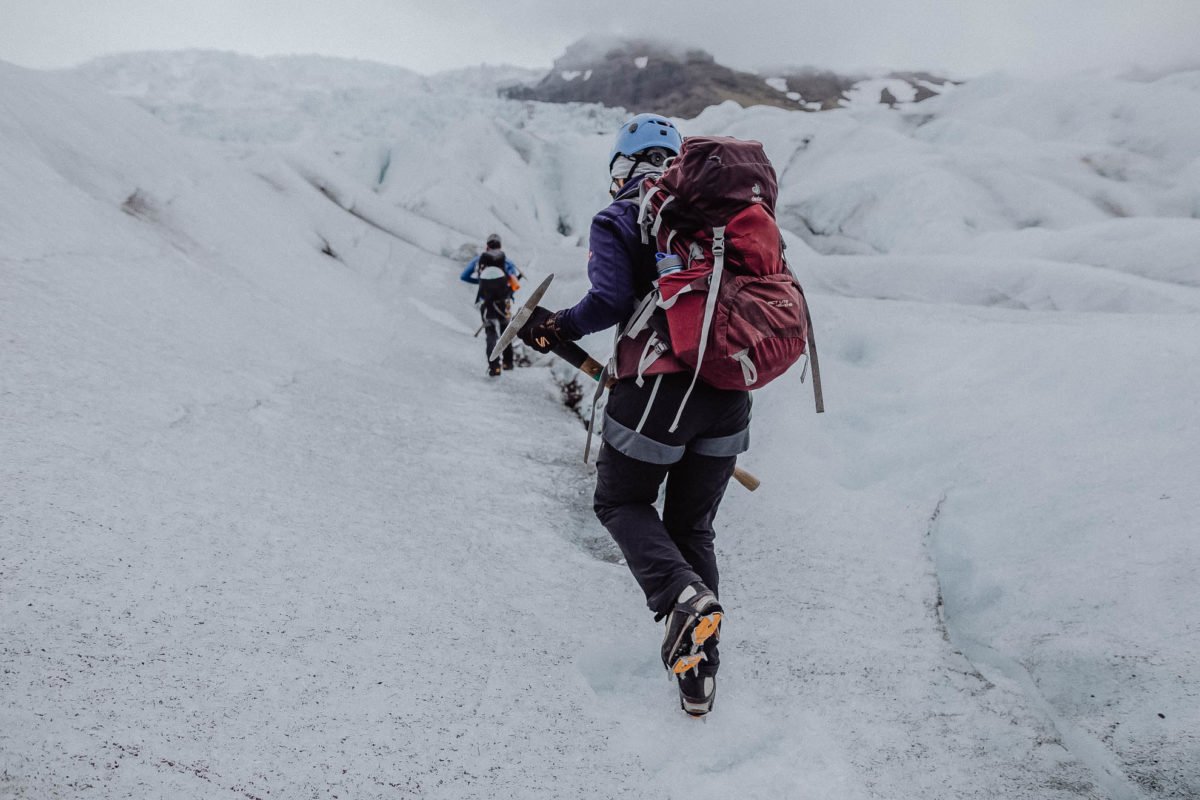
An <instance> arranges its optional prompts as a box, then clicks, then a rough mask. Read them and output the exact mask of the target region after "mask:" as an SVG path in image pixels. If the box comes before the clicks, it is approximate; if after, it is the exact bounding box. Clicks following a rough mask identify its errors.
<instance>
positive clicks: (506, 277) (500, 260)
mask: <svg viewBox="0 0 1200 800" xmlns="http://www.w3.org/2000/svg"><path fill="white" fill-rule="evenodd" d="M459 277H460V278H461V279H462V280H464V281H466V282H467V283H474V284H477V285H478V286H479V290H478V291H477V292H476V293H475V307H476V308H478V309H479V316H480V318H481V319H482V322H483V327H484V328H485V329H486V345H487V350H485V351H484V352H485V353H488V354H490V353H491V352H492V348H493V347H495V346H496V340H497V339H499V338H500V334H501V333H502V332H503V331H504V327H505V326H506V325H507V324H508V320H509V317H510V316H511V313H512V298H513V293H514V292H516V290H517V289H519V288H520V284H518V283H517V280H518V279H521V278H524V277H525V276H524V275H523V274H521V271H520V270H519V269H517V266H516V265H515V264H513V262H511V261H509V260H508V258H507V257H506V256H505V255H504V251H503V250H501V249H500V235H499V234H496V233H493V234H490V235H489V236H488V238H487V249H486V250H484V251H483V252H482V253H480V254H479V255H478V256H476V257H475V258H473V259H471V263H469V264H467V267H466V269H464V270H463V272H462V275H460V276H459ZM503 366H504V369H512V368H513V349H512V345H511V344H510V345H509V346H508V347H506V348H504V355H503ZM500 367H501V359H499V358H497V359H494V360H492V361H489V362H488V375H490V376H492V377H496V376H497V375H499V374H500Z"/></svg>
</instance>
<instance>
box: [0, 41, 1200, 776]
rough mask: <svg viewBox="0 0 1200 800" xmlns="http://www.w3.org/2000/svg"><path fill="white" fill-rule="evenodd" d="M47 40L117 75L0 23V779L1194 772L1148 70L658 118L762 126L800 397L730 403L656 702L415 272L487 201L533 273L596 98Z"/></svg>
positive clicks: (458, 327) (549, 408)
mask: <svg viewBox="0 0 1200 800" xmlns="http://www.w3.org/2000/svg"><path fill="white" fill-rule="evenodd" d="M360 69H361V70H362V73H361V74H360V72H359V70H360ZM84 73H85V76H86V77H89V78H90V79H91V80H98V81H100V82H101V83H102V84H104V85H106V86H107V87H108V88H109V89H110V90H114V91H116V92H117V93H118V94H121V95H124V96H125V97H127V98H129V99H132V100H134V101H135V102H136V103H138V104H140V105H141V106H143V108H144V109H148V110H149V111H151V112H153V114H154V115H155V116H158V117H159V119H158V120H155V119H154V118H153V117H152V116H151V115H150V114H147V113H145V111H143V110H139V109H137V108H136V107H134V106H133V105H132V104H130V103H128V102H127V101H126V100H124V99H119V98H108V97H104V96H102V95H101V94H100V93H99V92H98V91H97V90H96V89H93V88H89V87H87V86H85V85H83V84H82V83H81V82H79V80H78V76H74V77H72V76H62V75H46V74H40V73H32V72H28V71H24V70H19V69H17V68H14V67H9V66H6V65H2V64H0V110H2V111H3V114H0V175H2V177H3V181H2V184H3V186H4V187H5V191H4V192H2V193H0V398H2V401H0V452H3V453H4V456H5V457H4V458H3V459H0V485H2V486H3V491H2V492H0V582H2V583H0V585H2V587H3V591H2V592H0V612H2V614H0V619H3V622H2V623H0V634H2V637H0V796H13V797H52V796H73V797H144V796H159V795H162V796H172V797H213V796H222V795H240V796H255V797H266V796H268V795H270V796H289V797H291V796H308V795H314V796H315V795H322V796H324V795H326V794H337V795H341V796H353V797H396V796H400V797H431V798H467V797H472V798H473V797H489V798H492V797H522V798H524V797H560V796H579V795H584V794H587V795H590V796H602V797H646V796H666V797H687V798H705V797H712V798H728V797H731V796H736V797H747V798H759V797H789V798H791V797H796V798H829V797H838V798H896V797H929V798H956V800H957V798H995V797H1004V798H1038V799H1039V800H1043V799H1045V798H1054V799H1058V798H1062V799H1064V800H1065V798H1093V797H1105V798H1108V797H1112V798H1155V797H1188V796H1193V795H1195V794H1196V793H1197V792H1200V771H1198V770H1197V768H1196V766H1195V765H1196V764H1197V763H1200V758H1198V757H1197V756H1198V747H1200V741H1198V739H1197V729H1196V726H1195V724H1194V722H1193V721H1194V720H1195V719H1196V718H1198V717H1200V710H1198V709H1197V699H1196V693H1195V690H1194V687H1193V686H1192V685H1191V676H1194V675H1196V674H1200V644H1198V641H1200V639H1198V638H1197V635H1196V634H1197V629H1196V624H1197V623H1196V619H1197V615H1196V613H1195V601H1194V599H1193V595H1194V587H1195V577H1196V574H1197V569H1200V544H1198V543H1197V540H1196V537H1195V535H1194V531H1195V529H1196V524H1197V514H1196V509H1197V508H1200V489H1197V488H1196V483H1195V480H1194V477H1193V476H1194V475H1195V474H1197V471H1198V467H1200V456H1197V453H1198V452H1200V414H1197V410H1198V409H1197V400H1196V398H1197V397H1200V373H1197V371H1196V370H1195V369H1194V365H1195V364H1196V363H1197V359H1198V357H1200V314H1197V313H1196V310H1197V308H1198V306H1200V243H1198V240H1197V238H1196V237H1197V234H1196V228H1195V226H1196V225H1197V224H1200V220H1197V219H1196V207H1195V205H1194V204H1195V203H1196V201H1197V195H1196V192H1197V188H1196V187H1197V185H1196V183H1195V182H1194V181H1191V180H1190V178H1189V176H1191V175H1193V174H1194V170H1195V169H1196V164H1197V158H1198V157H1200V145H1197V144H1196V142H1198V141H1200V138H1196V137H1193V138H1192V139H1190V140H1189V139H1188V137H1187V135H1186V134H1187V131H1188V130H1189V126H1193V125H1195V112H1194V109H1195V108H1196V106H1195V105H1189V104H1188V103H1187V102H1186V100H1187V98H1190V97H1193V96H1194V93H1195V82H1194V81H1192V80H1190V79H1188V77H1187V76H1171V77H1167V78H1164V79H1161V80H1160V81H1157V82H1155V83H1150V84H1141V85H1139V86H1140V87H1141V91H1142V95H1140V96H1134V95H1133V94H1132V92H1133V90H1132V89H1131V88H1130V87H1129V86H1128V85H1126V84H1125V83H1123V82H1120V81H1111V82H1108V83H1104V84H1098V83H1097V82H1095V81H1093V82H1091V83H1089V84H1088V86H1090V87H1091V89H1090V90H1089V91H1090V92H1091V93H1090V94H1088V95H1087V96H1086V97H1084V98H1081V92H1083V91H1084V89H1083V88H1081V87H1080V86H1075V85H1064V86H1061V87H1054V86H1040V87H1039V86H1037V85H1030V84H1026V83H1020V84H1017V83H1015V82H1011V81H1007V80H1006V79H1000V78H996V79H994V80H991V81H987V82H983V83H982V84H981V87H980V88H975V89H973V88H972V86H966V87H961V88H960V89H958V90H957V91H956V92H954V93H953V94H951V95H947V96H946V97H944V98H940V99H936V100H931V101H928V102H926V103H923V104H922V105H921V110H922V111H923V112H927V113H928V114H929V118H928V119H917V118H914V117H911V116H908V115H906V114H903V113H897V112H891V111H888V110H886V109H879V110H875V109H870V110H866V111H862V110H856V109H851V110H846V111H835V112H830V113H828V114H823V115H819V116H818V115H810V114H803V113H795V112H792V113H789V112H782V111H773V110H769V109H760V110H751V111H741V110H738V109H736V108H733V107H729V106H724V107H718V108H714V109H710V110H709V111H708V112H706V113H705V114H704V115H702V116H701V117H700V118H699V119H697V120H693V121H688V122H683V123H681V124H682V125H683V126H684V130H685V132H686V133H701V132H704V133H729V134H734V135H739V136H753V137H754V138H759V139H761V140H762V141H764V143H765V144H766V145H767V148H768V151H769V153H770V155H771V156H772V158H773V160H774V161H775V163H776V164H777V165H778V166H779V170H780V173H781V176H782V190H783V195H782V196H783V203H784V208H783V212H782V221H783V222H784V224H785V226H786V227H788V228H790V231H789V232H788V234H787V236H788V239H789V242H790V248H789V253H791V254H792V258H793V262H794V265H795V266H796V268H797V270H798V272H799V273H800V275H801V278H802V280H804V282H805V283H806V285H807V286H808V287H809V290H810V292H809V294H810V299H811V301H812V305H813V312H814V316H815V318H816V324H817V336H818V344H819V345H820V347H821V351H820V352H821V356H822V368H823V374H824V378H825V391H826V399H827V403H828V407H829V411H828V412H827V413H826V414H825V415H824V416H822V417H817V416H815V415H813V414H812V413H811V411H810V408H811V405H810V403H811V400H810V398H809V397H808V396H807V391H808V389H807V387H804V386H801V385H799V377H800V376H799V374H789V375H788V376H787V377H785V378H784V379H783V380H782V381H780V382H778V383H777V384H775V385H772V386H771V387H768V388H767V389H765V390H763V391H762V392H760V393H758V395H757V397H756V404H755V422H754V433H753V438H754V445H753V449H752V450H751V452H750V453H749V454H747V456H746V457H745V459H744V466H746V467H748V468H749V469H751V470H752V471H754V472H756V473H758V474H759V476H760V477H761V478H763V480H764V485H763V488H762V489H760V491H759V492H758V493H756V494H754V495H749V494H747V493H745V492H742V491H741V490H740V489H738V488H737V487H734V488H733V489H731V490H730V493H729V495H728V497H727V499H726V501H725V503H724V505H723V508H722V513H721V517H720V519H719V520H718V524H719V527H720V530H719V535H718V542H719V546H720V547H721V553H722V557H723V570H724V571H723V584H722V596H723V601H724V602H725V603H726V604H727V605H728V607H729V610H730V616H729V619H728V624H727V629H726V631H725V635H724V637H723V650H722V652H723V659H722V660H723V664H724V666H723V669H722V675H721V681H722V682H721V689H720V696H719V700H718V706H717V711H716V712H715V713H714V715H713V716H711V717H710V718H709V719H708V720H706V721H705V722H704V723H696V722H693V721H692V720H689V719H686V718H684V717H682V715H680V714H679V713H678V712H676V711H675V709H674V707H673V703H674V700H673V696H672V693H673V689H672V687H671V686H670V684H669V683H668V682H667V681H666V680H664V678H663V676H662V674H661V671H660V669H659V668H658V667H657V665H656V662H655V653H656V651H657V642H656V638H657V636H658V630H657V628H656V626H654V625H653V624H651V622H650V619H649V617H648V615H646V614H645V612H644V609H643V607H642V605H641V600H640V597H639V596H638V592H637V589H636V587H635V586H634V584H633V582H632V580H631V579H630V578H629V577H628V575H627V574H626V572H625V570H624V568H623V567H622V566H620V565H618V564H616V563H613V562H614V561H615V554H614V552H613V548H612V547H611V545H609V544H608V543H607V539H606V536H605V535H604V532H603V531H602V529H600V527H599V525H598V523H597V522H596V521H595V520H594V519H593V518H592V517H591V513H590V497H589V482H590V477H589V475H588V468H587V467H585V466H583V465H582V464H581V463H580V462H579V453H580V446H581V439H582V432H581V431H580V429H579V426H578V421H577V419H576V418H575V417H574V416H573V415H572V414H571V413H569V412H568V411H567V410H566V409H564V408H562V406H561V404H560V403H559V401H558V389H557V386H556V385H555V384H554V383H553V382H552V381H551V380H550V375H549V372H548V371H547V370H545V369H521V370H517V371H515V372H513V373H508V374H506V375H504V376H503V377H502V378H501V379H500V380H499V381H496V382H487V381H486V380H485V379H484V377H483V374H482V373H483V358H482V353H481V352H480V351H481V350H482V344H481V343H480V342H479V341H478V340H475V339H472V338H471V333H472V331H473V328H474V324H475V319H474V317H473V312H472V310H471V308H470V305H469V302H470V297H471V293H470V290H469V289H467V288H466V287H464V286H463V285H462V284H460V283H459V282H458V281H457V272H458V269H459V264H460V259H461V258H462V257H464V256H466V255H469V253H470V251H471V248H472V247H473V246H474V245H475V244H477V243H478V242H479V240H480V239H481V238H482V236H483V235H485V234H486V233H487V232H489V231H491V230H498V231H500V232H501V233H502V234H504V236H505V244H506V249H507V250H508V251H509V252H510V254H511V256H512V257H513V258H514V259H515V260H517V262H518V263H519V264H521V266H522V267H523V268H524V269H525V271H526V272H527V273H528V274H529V275H530V277H531V279H534V280H536V279H537V278H540V277H541V276H542V275H544V274H546V273H547V272H550V271H555V272H556V273H558V275H559V276H560V277H559V279H558V280H556V282H555V285H554V287H553V291H552V294H551V296H550V297H549V298H548V303H547V304H548V305H551V306H559V305H563V304H565V303H569V302H572V301H573V300H574V299H575V298H576V297H577V296H578V294H579V292H580V291H582V287H583V286H584V285H585V276H584V270H583V264H584V261H585V258H586V252H585V250H584V249H583V248H582V247H581V245H582V244H583V239H584V238H585V237H586V225H587V221H588V218H589V216H590V214H591V213H592V212H593V211H594V210H596V209H597V208H599V207H600V206H601V205H602V204H603V203H604V201H605V194H604V190H605V188H606V185H607V184H606V180H605V178H604V170H603V163H604V158H605V154H606V153H607V148H608V145H609V138H608V137H609V133H610V131H611V130H612V129H613V128H614V127H615V125H616V124H617V122H618V120H617V119H615V118H614V117H613V115H612V112H610V111H606V110H604V109H597V108H592V107H583V106H579V107H570V106H565V107H559V106H539V105H525V104H520V103H514V102H506V101H501V100H498V99H494V98H490V97H487V96H485V94H484V93H481V92H480V90H479V89H480V86H481V85H482V84H481V83H480V81H479V80H478V76H475V77H472V78H470V79H469V80H465V81H464V82H463V86H462V88H461V89H456V88H455V85H456V84H455V83H454V82H453V81H452V80H450V79H446V78H444V77H443V78H437V77H435V78H432V79H420V80H416V79H413V77H412V76H411V75H409V74H408V73H404V72H403V71H396V72H395V73H389V72H387V68H377V67H376V66H373V65H347V64H345V63H343V62H330V63H328V64H326V63H325V62H324V60H305V59H300V60H296V61H288V62H268V63H267V64H266V65H263V64H256V63H254V62H253V61H252V60H251V61H243V60H241V59H240V58H238V57H233V56H227V55H207V54H195V53H192V54H183V55H178V56H171V55H162V56H154V57H153V59H152V60H149V61H148V60H146V57H144V56H142V57H130V58H127V59H115V60H109V61H106V62H104V63H103V64H101V65H94V66H92V67H90V68H88V69H87V70H84ZM817 120H820V121H819V122H818V121H817ZM164 122H165V123H166V124H163V123H164ZM1190 129H1191V130H1193V131H1195V130H1197V129H1200V125H1197V126H1195V127H1191V128H1190ZM1189 141H1190V143H1189ZM1089 159H1090V161H1089ZM1098 163H1100V164H1104V165H1106V166H1105V167H1104V168H1103V170H1097V169H1096V168H1095V166H1094V165H1095V164H1098ZM1101 199H1103V202H1102V201H1101ZM1118 208H1119V209H1121V210H1122V212H1123V213H1124V214H1126V215H1127V216H1117V215H1116V214H1115V210H1116V209H1118ZM1031 221H1036V224H1035V225H1031V224H1027V223H1030V222H1031ZM813 247H816V248H818V249H819V250H822V251H827V252H839V253H850V254H844V255H818V252H817V250H814V249H812V248H813ZM868 253H882V254H875V255H868ZM587 344H588V347H589V348H591V349H593V350H594V351H596V353H597V354H598V355H599V354H601V350H602V348H603V347H604V346H605V342H604V337H595V339H594V340H591V341H589V342H588V343H587Z"/></svg>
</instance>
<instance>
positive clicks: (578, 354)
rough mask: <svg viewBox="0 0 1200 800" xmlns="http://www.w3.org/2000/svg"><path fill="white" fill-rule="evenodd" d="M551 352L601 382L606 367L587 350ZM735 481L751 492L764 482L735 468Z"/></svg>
mask: <svg viewBox="0 0 1200 800" xmlns="http://www.w3.org/2000/svg"><path fill="white" fill-rule="evenodd" d="M551 352H553V353H554V355H556V356H558V357H559V358H561V359H562V360H563V361H566V362H567V363H568V364H570V365H571V366H573V367H575V368H576V369H578V370H579V371H580V372H583V373H584V374H586V375H587V376H588V377H589V378H591V379H592V380H594V381H598V380H600V375H601V374H602V373H603V372H604V365H602V364H601V363H600V362H599V361H597V360H596V359H594V358H592V357H591V356H589V355H588V354H587V351H586V350H584V349H583V348H582V347H580V346H579V345H577V344H575V343H574V342H563V343H562V344H560V345H559V346H558V347H556V348H554V350H552V351H551ZM733 479H734V480H735V481H737V482H738V483H740V484H741V485H742V486H745V487H746V489H747V490H749V491H751V492H753V491H754V490H755V489H757V488H758V487H759V486H761V485H762V481H760V480H759V479H758V478H756V477H754V476H753V475H751V474H750V473H749V472H747V471H746V470H744V469H742V468H741V467H734V468H733Z"/></svg>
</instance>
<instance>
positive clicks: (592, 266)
mask: <svg viewBox="0 0 1200 800" xmlns="http://www.w3.org/2000/svg"><path fill="white" fill-rule="evenodd" d="M714 141H718V140H711V139H709V140H703V139H689V140H688V141H687V142H683V141H682V139H681V138H680V136H679V133H678V131H677V130H676V128H675V126H674V125H673V124H672V123H671V122H670V121H669V120H667V119H665V118H663V117H660V116H657V115H654V114H639V115H638V116H636V117H634V118H633V119H631V120H629V121H628V122H626V123H625V124H624V125H622V126H621V129H620V131H619V132H618V135H617V141H616V144H615V146H614V147H613V149H612V152H611V154H610V158H609V173H610V177H611V179H612V181H613V183H612V194H613V202H612V203H611V204H610V205H609V206H608V207H607V208H605V209H604V210H603V211H601V212H600V213H598V214H597V215H596V216H595V218H594V219H593V220H592V227H591V234H590V243H589V244H590V253H589V256H588V277H589V278H590V280H591V284H592V285H591V289H590V290H589V291H588V293H587V295H586V296H585V297H584V298H583V299H582V300H580V302H579V303H577V304H576V305H575V306H573V307H572V308H568V309H564V310H561V311H558V312H555V313H551V312H550V311H548V310H546V309H543V308H538V309H536V310H535V312H534V314H533V316H532V317H531V319H530V321H529V323H528V324H526V326H525V327H524V328H523V329H522V330H521V334H520V336H521V339H522V340H523V341H524V342H525V343H526V344H527V345H529V346H530V347H533V348H534V349H536V350H539V351H541V352H549V351H550V350H552V349H553V348H554V347H555V346H557V345H558V344H560V343H562V342H565V341H572V340H575V339H578V338H579V337H581V336H583V335H586V334H588V333H592V332H595V331H599V330H604V329H606V328H610V327H613V326H617V328H618V342H617V347H616V348H615V354H614V360H613V362H612V363H610V365H609V367H608V368H606V373H607V375H606V377H607V376H608V375H611V376H613V377H615V378H616V384H615V385H614V386H613V388H612V392H611V395H610V397H609V400H608V404H607V407H606V409H605V418H604V427H603V433H602V440H603V443H602V445H601V448H600V454H599V458H598V461H597V481H596V492H595V500H594V508H595V511H596V515H597V516H598V517H599V519H600V521H601V522H602V523H603V524H604V526H605V528H607V530H608V532H609V533H610V534H611V536H612V537H613V539H614V540H615V541H616V542H617V544H618V546H619V547H620V548H621V552H622V553H623V554H624V556H625V561H626V563H627V564H628V566H629V569H630V570H631V571H632V573H633V575H634V578H636V579H637V581H638V583H639V585H640V586H641V588H642V590H643V591H644V593H645V595H646V602H647V605H648V606H649V607H650V609H651V610H652V611H653V612H654V613H655V615H656V616H655V619H656V620H660V619H665V620H666V631H665V634H664V637H663V644H662V648H661V657H662V660H663V664H664V666H666V667H667V669H668V670H670V672H671V673H672V674H673V675H674V676H675V677H676V679H677V683H678V688H679V698H680V704H681V706H682V707H683V709H684V710H685V711H687V712H688V713H689V714H693V715H702V714H705V713H708V711H710V710H711V709H712V706H713V700H714V697H715V693H716V674H717V669H718V667H719V665H720V661H719V652H718V648H717V643H718V640H719V637H720V624H721V620H722V618H723V615H724V611H723V609H722V606H721V604H720V602H719V601H718V599H717V591H718V570H717V561H716V554H715V551H714V548H713V540H714V536H715V534H714V531H713V519H714V517H715V516H716V513H717V507H718V506H719V504H720V502H721V498H722V497H723V496H724V493H725V487H726V485H727V484H728V482H729V478H730V476H731V475H732V474H733V469H734V465H735V462H736V460H737V456H738V454H739V453H742V452H745V450H746V449H747V447H748V445H749V425H750V393H749V389H751V388H758V387H759V386H761V385H763V384H764V383H765V382H766V381H768V380H770V379H771V378H772V377H774V376H776V375H778V374H779V373H780V372H781V371H782V370H783V369H786V367H787V366H788V365H789V364H790V363H792V362H794V361H795V360H796V359H797V358H799V356H800V355H801V353H802V352H803V351H804V342H805V334H806V328H807V317H806V315H805V309H804V306H803V296H802V294H801V293H800V291H799V285H798V284H796V283H795V279H794V278H792V277H791V273H790V272H788V270H787V268H786V265H785V264H784V263H783V260H782V254H781V245H780V241H779V232H778V229H777V228H776V227H775V222H774V218H773V216H772V215H773V210H774V209H773V203H774V199H775V194H776V183H775V175H774V170H772V169H771V167H770V165H769V163H767V161H766V157H765V155H763V154H762V148H761V146H759V145H758V144H757V143H747V142H734V141H733V140H721V141H720V142H718V145H719V146H717V147H715V148H713V149H711V150H710V149H709V148H710V145H709V144H708V143H710V142H714ZM721 142H724V143H727V144H722V143H721ZM743 146H745V147H743ZM746 148H749V149H746ZM750 150H753V151H754V153H751V152H750ZM694 153H695V154H697V155H693V154H694ZM755 153H756V155H755ZM676 157H677V158H676ZM671 158H675V160H674V162H673V163H672V165H671V166H670V168H668V167H667V161H668V159H671ZM712 159H723V160H717V161H713V160H712ZM725 161H728V162H729V163H728V164H726V163H725ZM697 166H699V168H700V169H699V170H697V169H696V167H697ZM681 167H686V169H685V170H684V169H681ZM664 170H665V174H664ZM697 173H699V174H700V175H701V176H704V175H707V176H708V178H707V179H706V180H707V183H705V182H703V181H701V182H698V181H697ZM726 183H729V184H730V185H729V186H725V184H726ZM748 209H758V210H748ZM739 215H740V216H739ZM714 226H715V227H714ZM756 298H757V299H756ZM600 383H601V386H603V384H604V383H605V381H604V380H603V379H602V380H601V382H600ZM664 480H665V481H666V495H665V500H664V503H663V512H662V516H661V517H660V516H659V514H658V512H657V511H656V510H655V507H654V503H655V501H656V500H657V498H658V494H659V488H660V487H661V486H662V484H663V481H664Z"/></svg>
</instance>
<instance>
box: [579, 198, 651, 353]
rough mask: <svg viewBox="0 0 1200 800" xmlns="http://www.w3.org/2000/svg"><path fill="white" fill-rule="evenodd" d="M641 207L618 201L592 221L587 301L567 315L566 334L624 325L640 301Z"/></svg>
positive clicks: (581, 333) (585, 333)
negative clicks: (636, 278) (637, 285)
mask: <svg viewBox="0 0 1200 800" xmlns="http://www.w3.org/2000/svg"><path fill="white" fill-rule="evenodd" d="M636 214H637V204H636V203H628V202H616V203H613V204H612V205H610V206H608V207H607V208H605V209H604V210H603V211H601V212H600V213H599V214H597V215H596V216H595V217H593V218H592V230H591V235H590V237H589V240H588V279H589V280H591V282H592V287H591V288H590V289H589V290H588V293H587V294H586V295H584V296H583V299H582V300H580V301H579V302H578V303H576V304H575V305H574V306H573V307H571V308H568V309H567V310H566V311H564V312H563V315H562V319H561V324H563V326H564V333H566V334H568V335H570V336H572V337H574V338H578V337H580V336H585V335H587V334H589V333H595V332H596V331H602V330H604V329H605V328H611V327H612V326H613V325H619V324H621V323H623V322H624V321H625V320H626V319H627V318H628V317H629V315H630V314H632V313H633V307H634V305H635V304H636V302H637V297H636V295H635V292H634V279H633V271H634V265H635V259H636V258H637V257H638V252H637V248H638V247H639V245H640V244H641V238H640V235H639V233H638V231H637V220H636Z"/></svg>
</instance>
